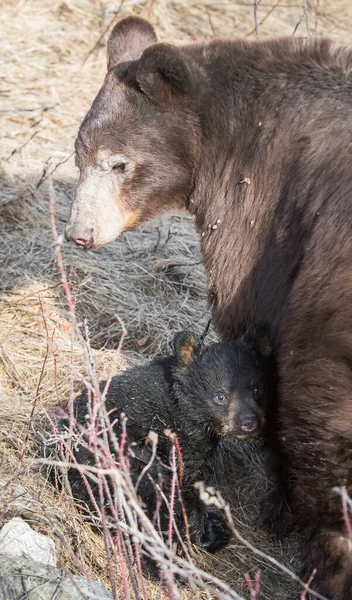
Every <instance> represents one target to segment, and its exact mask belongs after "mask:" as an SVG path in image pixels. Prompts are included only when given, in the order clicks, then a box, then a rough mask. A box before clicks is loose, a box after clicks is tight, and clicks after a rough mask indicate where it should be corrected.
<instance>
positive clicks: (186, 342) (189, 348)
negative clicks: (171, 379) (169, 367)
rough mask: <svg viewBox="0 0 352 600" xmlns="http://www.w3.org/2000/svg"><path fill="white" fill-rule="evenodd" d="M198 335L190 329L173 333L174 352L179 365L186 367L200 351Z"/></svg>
mask: <svg viewBox="0 0 352 600" xmlns="http://www.w3.org/2000/svg"><path fill="white" fill-rule="evenodd" d="M200 346H201V345H200V342H199V340H198V337H197V336H196V335H195V334H194V333H191V332H190V331H181V332H180V333H177V334H176V335H175V339H174V352H175V356H176V359H177V362H178V365H179V366H180V367H188V366H189V365H190V364H191V363H192V362H193V361H194V360H195V358H196V357H197V356H198V354H199V351H200Z"/></svg>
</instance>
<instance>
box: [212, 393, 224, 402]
mask: <svg viewBox="0 0 352 600" xmlns="http://www.w3.org/2000/svg"><path fill="white" fill-rule="evenodd" d="M214 401H215V402H216V404H226V402H227V396H226V394H224V393H223V392H219V393H218V394H215V396H214Z"/></svg>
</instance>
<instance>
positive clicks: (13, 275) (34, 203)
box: [0, 0, 352, 600]
mask: <svg viewBox="0 0 352 600" xmlns="http://www.w3.org/2000/svg"><path fill="white" fill-rule="evenodd" d="M255 4H256V5H257V8H256V15H254V12H255V11H254V7H253V2H252V1H251V0H238V1H237V2H233V1H232V0H231V1H226V2H222V3H215V2H214V3H213V2H212V1H211V0H209V1H208V0H199V2H189V1H188V0H180V1H179V0H175V1H174V2H166V0H121V1H120V2H108V1H107V0H103V1H101V2H100V1H97V0H96V1H95V0H94V1H92V0H74V1H73V0H71V1H70V0H66V1H62V0H50V1H49V0H31V1H29V0H4V1H3V2H2V4H1V13H2V14H1V17H2V18H1V20H0V21H1V25H0V32H1V39H2V56H1V59H0V60H1V79H2V83H1V91H2V94H1V106H0V113H1V123H2V142H1V165H0V186H1V195H0V230H1V231H0V240H1V241H0V286H1V297H0V397H1V402H0V436H1V442H2V443H1V445H0V456H1V463H0V486H1V487H0V489H1V492H0V502H1V507H2V520H3V521H4V520H7V519H9V518H10V517H11V516H13V515H14V514H21V515H23V516H24V517H25V518H26V519H27V520H28V521H29V522H30V523H31V524H32V526H33V527H35V528H36V529H38V530H39V531H41V532H42V533H47V534H50V536H51V537H52V538H53V539H55V541H56V543H57V547H58V550H59V561H60V565H61V566H63V567H65V568H66V569H67V570H68V571H69V572H73V573H76V572H81V573H82V574H84V575H86V576H89V577H91V578H93V579H97V580H99V581H102V582H104V583H106V584H107V585H109V586H111V587H112V589H113V590H114V594H115V596H116V597H119V595H121V594H124V596H123V597H131V598H132V597H136V598H137V597H141V598H143V597H144V598H163V597H170V598H177V597H181V598H195V597H204V598H205V597H208V598H209V597H219V598H240V597H246V598H249V597H250V598H251V599H255V598H257V597H258V593H257V592H256V591H255V589H256V586H257V588H258V587H260V589H261V594H262V597H263V598H270V600H274V599H275V598H276V599H278V600H279V599H280V600H284V599H285V598H287V599H289V598H292V597H293V594H294V590H295V589H296V585H297V582H295V581H294V579H293V578H292V577H291V576H290V575H289V574H287V572H286V573H285V572H284V571H283V569H282V568H280V567H279V566H278V565H277V564H276V563H275V560H277V561H279V562H280V563H281V564H282V565H284V566H286V568H287V567H288V568H290V569H293V570H294V569H295V562H294V558H293V556H294V548H293V546H294V540H291V543H290V544H289V543H285V544H283V543H279V542H277V541H275V540H271V539H269V538H266V537H265V536H264V534H263V532H261V531H260V530H258V529H256V528H255V527H254V526H253V521H254V519H255V517H256V515H257V514H258V509H259V500H260V497H261V496H262V495H263V493H264V490H265V488H266V485H267V482H266V479H265V475H264V471H263V467H262V462H261V458H260V455H259V454H258V453H257V450H256V447H255V445H253V444H249V445H238V446H236V447H235V448H230V449H228V451H227V454H226V451H225V450H224V451H223V454H222V461H221V462H220V463H219V468H218V469H217V470H216V473H215V472H214V473H212V474H210V479H211V481H212V482H213V484H214V485H215V486H216V488H217V489H218V490H219V492H220V493H221V496H222V497H223V498H224V499H225V500H226V502H228V503H229V506H230V507H231V514H229V515H228V516H229V518H231V519H232V523H233V526H234V528H235V530H236V533H237V534H239V532H240V534H239V535H237V537H236V536H234V539H233V542H232V543H231V544H230V546H229V547H228V548H227V549H226V550H224V551H222V552H220V553H219V554H218V555H216V556H215V557H209V556H206V555H205V554H204V553H200V552H198V553H197V555H196V556H193V555H192V557H193V558H192V560H193V561H194V565H197V568H198V570H197V569H196V567H195V566H194V565H192V564H191V563H189V562H187V561H185V559H184V558H182V559H181V558H176V557H175V556H173V554H172V553H170V550H169V549H168V548H167V546H165V544H164V542H163V541H162V540H161V538H160V536H159V538H157V537H155V536H158V533H157V531H156V530H155V529H153V528H150V524H148V523H147V522H146V521H145V517H144V516H143V513H142V512H141V509H140V507H139V506H138V502H137V499H136V497H135V492H134V490H133V486H130V485H129V482H128V473H127V474H126V473H124V472H123V471H122V472H120V474H118V472H116V482H117V484H116V485H117V492H118V493H117V495H118V496H119V498H120V501H121V503H122V505H123V507H124V511H125V520H124V521H122V525H121V528H120V533H119V535H120V536H121V537H120V541H119V538H118V536H117V537H115V538H113V537H112V536H111V534H105V535H101V534H99V533H98V532H97V531H95V530H94V529H92V528H91V527H90V525H89V523H87V521H86V519H85V518H84V517H83V516H82V514H81V513H80V512H78V511H77V510H76V507H75V503H74V501H73V499H72V498H71V497H70V495H69V494H67V493H65V491H57V490H55V488H54V487H53V486H52V485H50V484H49V483H47V482H46V481H45V479H44V478H43V476H42V475H41V474H40V470H39V466H38V464H37V462H36V460H35V443H34V439H37V438H38V435H40V432H41V426H42V424H43V421H42V420H41V419H40V418H39V415H43V412H45V411H47V410H48V409H49V408H50V407H53V406H57V405H60V406H63V407H66V406H67V403H68V402H69V401H72V399H73V397H74V395H75V393H76V392H77V391H78V390H79V389H80V388H81V386H82V384H83V381H84V380H87V378H88V380H89V378H90V380H91V379H92V365H93V364H94V370H95V371H96V373H97V376H98V377H99V378H100V379H103V378H106V377H108V376H109V374H110V373H114V374H116V373H118V372H119V371H121V370H122V369H124V368H126V367H127V366H128V365H129V364H133V363H135V362H137V361H139V360H142V358H143V359H145V358H146V357H151V356H154V355H155V354H156V353H158V352H162V351H165V350H167V349H168V346H169V343H170V341H171V339H172V338H173V336H174V334H175V332H176V331H178V330H180V329H184V328H192V329H194V330H195V331H198V332H201V331H202V330H203V328H204V326H205V324H206V322H207V320H208V318H209V312H208V308H207V305H206V299H205V282H204V273H203V269H202V264H201V258H200V254H199V247H198V239H197V236H196V234H195V232H194V231H193V228H192V223H191V221H190V219H189V218H188V217H187V216H185V215H175V216H173V217H170V218H163V219H161V220H159V221H157V222H156V223H154V224H151V225H148V226H146V227H141V228H139V229H138V231H134V232H129V233H126V234H124V235H123V236H121V238H120V239H119V240H116V241H115V242H114V243H113V244H111V245H109V246H108V247H106V248H102V249H100V250H99V251H97V252H93V253H87V254H82V253H81V252H80V251H78V250H77V249H75V248H74V247H72V246H69V245H67V244H66V243H64V242H63V240H62V231H63V226H64V222H65V220H66V219H67V216H68V211H69V205H70V200H71V198H72V194H73V191H74V182H75V178H76V175H77V173H76V171H75V168H74V164H73V155H72V152H73V141H74V138H75V134H76V131H77V127H78V125H79V123H80V121H81V119H82V117H83V116H84V113H85V111H86V109H87V108H88V107H89V105H90V102H91V101H92V99H93V97H94V95H95V93H96V92H97V90H98V88H99V86H100V83H101V81H102V79H103V77H104V72H105V43H106V39H107V35H108V32H109V30H110V29H111V27H112V26H113V24H114V23H115V22H116V20H117V19H118V18H120V17H122V16H124V15H126V14H131V13H134V14H140V15H143V16H145V17H147V18H149V19H150V20H151V21H152V22H153V24H154V25H155V27H156V29H157V31H158V34H159V37H160V39H167V40H168V41H170V40H171V41H175V42H183V41H190V40H193V39H210V38H212V37H213V36H214V35H221V36H224V35H230V36H254V35H255V33H256V30H257V33H259V35H260V36H265V35H286V34H288V35H290V34H292V33H293V32H295V35H298V34H302V35H321V34H322V33H325V34H329V35H331V36H332V37H333V38H335V39H336V40H337V41H341V42H348V41H349V37H350V34H349V32H350V31H351V25H352V8H351V5H350V2H347V0H339V1H336V0H320V2H319V0H314V1H312V3H311V7H310V6H309V4H308V3H306V2H301V1H300V0H299V1H297V2H296V3H292V2H291V0H290V1H289V0H278V1H277V2H276V1H274V0H273V2H264V0H263V1H262V2H258V3H255ZM254 17H255V18H254ZM51 180H52V184H53V189H52V192H51V197H52V199H53V198H54V196H55V206H54V205H53V204H52V214H51V215H50V210H49V193H48V190H49V188H50V186H48V182H50V181H51ZM54 223H55V226H56V227H57V231H58V237H57V238H56V240H55V236H54V237H53V225H54ZM58 250H60V252H61V254H59V258H60V256H61V257H62V262H61V263H60V261H58ZM64 274H65V276H66V277H67V284H66V285H63V277H64ZM70 302H71V305H70ZM122 324H125V327H126V329H127V335H125V336H124V334H123V326H122ZM87 328H88V329H89V344H88V345H87V342H86V341H85V337H87ZM211 335H212V336H213V337H214V334H211ZM122 337H124V343H123V348H122V351H120V349H119V345H120V342H121V338H122ZM88 348H89V349H90V357H89V356H88V358H87V349H88ZM94 376H95V375H94ZM91 382H92V381H91ZM43 427H44V426H43ZM101 477H102V478H104V473H102V474H101ZM229 482H230V483H231V485H229ZM19 486H20V487H19ZM19 489H20V491H21V494H20V496H21V495H22V496H23V497H24V496H25V498H26V501H25V502H21V501H20V500H18V499H17V500H16V501H14V497H15V496H18V490H19ZM122 492H123V493H122ZM218 501H219V500H218ZM227 506H228V505H227V504H226V506H225V509H226V510H228V509H227V508H226V507H227ZM131 511H132V512H133V515H132V517H133V518H132V517H131V518H130V519H129V518H128V514H130V516H131V514H132V512H131ZM137 513H138V515H139V517H138V518H137V519H136V517H135V515H136V514H137ZM133 519H134V521H133ZM138 520H139V523H140V524H141V528H140V533H138V532H137V531H136V530H135V529H133V523H135V524H136V522H137V521H138ZM123 527H125V531H127V530H129V531H131V527H132V529H133V533H134V534H135V540H136V547H137V548H139V547H142V546H143V548H144V549H143V551H145V548H146V547H149V550H150V549H151V548H152V549H153V552H159V553H161V554H162V555H163V557H164V558H163V561H164V565H165V567H164V583H165V587H164V588H160V586H158V585H157V584H156V583H155V582H152V581H149V580H148V579H143V577H142V575H141V573H140V569H138V560H137V570H136V571H133V572H132V571H131V570H130V571H128V569H129V565H130V563H129V560H128V558H127V559H126V562H125V563H123V562H121V558H123V556H124V550H123V549H122V550H121V547H122V546H123V544H124V543H125V542H123V539H125V538H124V537H123V534H124V531H123ZM138 536H139V537H138ZM241 536H242V537H243V538H244V539H245V540H248V541H249V542H250V545H251V544H252V545H253V546H254V547H256V548H258V549H259V550H260V552H255V551H253V548H252V547H249V546H248V544H247V545H246V544H245V543H244V541H243V539H242V538H241ZM146 540H147V543H146ZM119 544H122V546H121V547H120V549H119ZM148 544H149V546H148ZM265 555H268V556H269V557H272V558H271V560H269V559H268V558H267V557H266V556H265ZM125 557H126V555H125ZM137 558H138V551H137ZM273 561H274V562H273ZM199 569H201V570H203V571H204V572H207V573H209V574H210V575H209V577H207V576H206V575H205V574H204V573H203V574H201V572H200V571H199ZM259 572H260V579H259V575H258V573H259ZM172 573H176V574H177V573H178V574H179V575H182V576H183V577H184V578H185V579H186V581H188V584H185V585H182V586H179V588H178V589H176V584H175V582H174V579H173V575H172ZM168 574H169V577H167V575H168ZM211 574H213V575H214V574H216V576H217V578H218V579H221V580H223V582H224V586H225V587H221V586H222V584H220V583H219V581H214V579H213V580H212V575H211ZM251 581H256V583H253V584H251V583H250V582H251ZM226 586H228V587H226ZM230 588H231V590H232V591H231V590H230ZM137 589H138V591H136V590H137ZM199 589H203V591H199ZM197 590H198V591H197ZM207 590H208V591H207ZM302 597H303V596H302Z"/></svg>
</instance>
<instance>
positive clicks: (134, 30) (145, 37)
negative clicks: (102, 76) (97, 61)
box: [107, 17, 158, 69]
mask: <svg viewBox="0 0 352 600" xmlns="http://www.w3.org/2000/svg"><path fill="white" fill-rule="evenodd" d="M157 41H158V39H157V37H156V33H155V31H154V29H153V27H152V25H151V24H150V23H148V21H146V20H145V19H141V17H126V18H125V19H121V21H119V22H118V23H117V24H116V25H115V27H114V28H113V30H112V32H111V34H110V37H109V40H108V49H107V54H108V56H107V59H108V69H111V67H114V66H115V65H118V64H120V63H122V62H127V61H130V60H138V59H139V58H140V57H141V56H142V54H143V52H144V50H145V49H146V48H148V46H150V45H151V44H154V43H155V42H157Z"/></svg>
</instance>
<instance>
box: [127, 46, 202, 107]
mask: <svg viewBox="0 0 352 600" xmlns="http://www.w3.org/2000/svg"><path fill="white" fill-rule="evenodd" d="M137 83H138V85H139V87H140V88H141V90H142V92H144V94H145V95H146V96H148V98H149V99H150V100H152V101H154V102H157V103H160V102H162V103H164V102H167V101H171V100H173V99H175V98H177V99H179V97H180V95H186V94H189V93H190V92H191V90H192V87H193V79H192V73H191V69H190V67H189V65H188V64H187V61H186V60H185V58H184V57H183V56H182V53H181V50H180V49H179V48H177V47H176V46H172V45H171V44H166V43H161V42H160V43H158V44H153V46H150V47H149V48H147V49H146V50H145V51H144V52H143V54H142V56H141V58H140V61H139V65H138V69H137Z"/></svg>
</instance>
